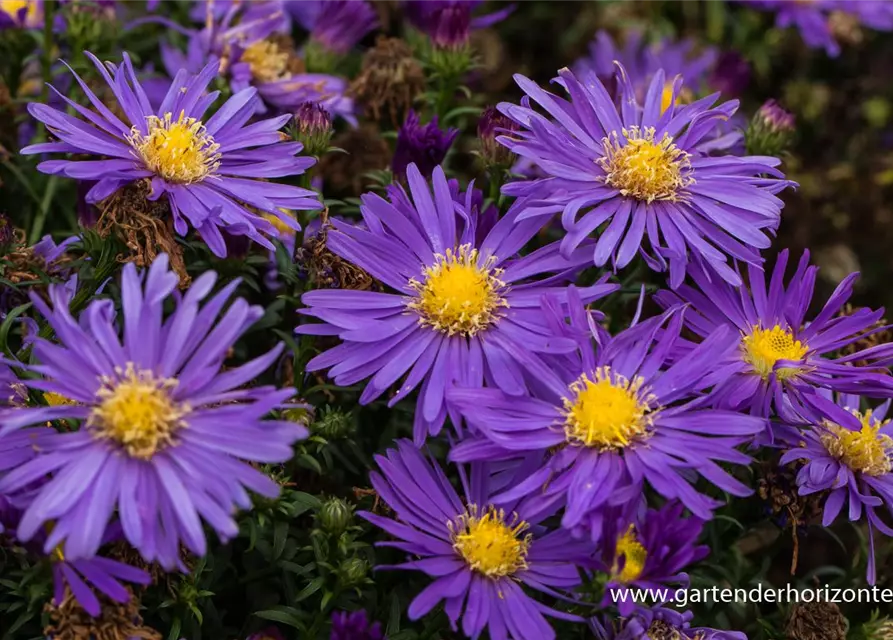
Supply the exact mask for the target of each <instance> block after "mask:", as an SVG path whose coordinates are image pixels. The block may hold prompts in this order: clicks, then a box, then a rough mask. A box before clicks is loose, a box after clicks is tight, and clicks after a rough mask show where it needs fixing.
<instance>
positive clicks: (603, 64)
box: [574, 30, 719, 108]
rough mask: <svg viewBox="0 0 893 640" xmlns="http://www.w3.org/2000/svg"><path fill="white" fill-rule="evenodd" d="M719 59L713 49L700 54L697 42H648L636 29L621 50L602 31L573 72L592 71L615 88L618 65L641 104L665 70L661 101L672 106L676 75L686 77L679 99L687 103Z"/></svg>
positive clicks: (630, 33) (666, 40)
mask: <svg viewBox="0 0 893 640" xmlns="http://www.w3.org/2000/svg"><path fill="white" fill-rule="evenodd" d="M718 60H719V52H718V51H717V50H716V49H715V48H714V47H706V48H704V49H703V50H702V51H698V50H697V47H696V43H695V41H694V40H690V39H685V40H680V41H678V42H677V41H673V40H670V39H668V38H664V39H662V40H659V41H657V42H654V43H649V42H647V41H646V40H645V37H644V34H643V33H642V32H641V31H636V30H633V31H630V32H629V33H628V34H627V35H626V38H625V41H624V44H623V46H622V47H621V46H619V45H618V44H617V43H615V42H614V39H613V38H611V36H610V34H608V32H606V31H603V30H600V31H599V32H598V33H597V34H596V35H595V39H594V40H593V41H592V43H591V44H590V45H589V55H588V56H587V57H585V58H582V59H580V60H578V61H577V63H576V64H575V65H574V72H575V73H576V74H577V76H579V77H582V76H584V75H585V74H586V73H587V72H590V71H592V72H594V73H595V74H596V75H597V76H598V77H599V78H600V79H601V80H602V82H603V83H605V85H607V86H614V87H615V88H616V85H614V74H615V73H616V72H617V65H616V63H617V62H619V63H620V64H621V65H623V68H624V69H626V72H627V73H628V74H629V78H630V81H631V82H632V85H633V87H634V89H635V91H636V97H637V99H638V100H639V102H642V101H644V99H645V93H646V91H647V90H648V86H649V84H650V82H651V80H652V78H654V75H655V74H656V73H657V72H658V71H659V70H661V69H663V72H664V77H665V79H666V80H667V82H666V84H665V85H664V92H663V95H662V102H665V103H666V105H669V102H670V98H671V97H672V96H673V78H675V77H676V76H677V75H681V76H682V77H683V78H685V90H684V92H683V94H681V95H679V96H677V99H683V100H685V101H687V102H688V101H690V100H691V98H692V97H693V96H692V92H694V93H697V92H698V91H701V90H702V89H704V88H705V86H706V85H707V84H708V81H709V79H710V72H711V71H712V70H713V69H714V67H715V66H716V64H717V61H718ZM664 108H666V106H664Z"/></svg>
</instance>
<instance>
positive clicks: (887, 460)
mask: <svg viewBox="0 0 893 640" xmlns="http://www.w3.org/2000/svg"><path fill="white" fill-rule="evenodd" d="M851 413H852V414H853V415H854V416H856V417H857V418H858V419H859V421H860V422H861V423H862V428H861V429H859V430H858V431H854V430H852V429H847V428H845V427H841V426H840V425H836V424H834V423H832V422H830V421H825V423H824V427H825V430H826V433H825V434H824V435H823V436H822V437H821V440H822V444H823V445H825V448H826V449H827V450H828V453H829V454H831V455H832V456H833V457H835V458H837V459H838V460H840V461H841V462H842V463H843V464H845V465H846V466H848V467H849V468H850V469H852V470H853V471H860V472H862V473H864V474H865V475H868V476H874V477H877V476H883V475H886V474H888V473H890V471H891V470H893V460H891V459H893V438H890V436H888V435H884V434H883V433H880V430H881V427H883V426H884V425H885V424H887V422H889V420H885V421H883V422H881V421H878V420H874V419H873V418H872V415H871V414H872V412H871V411H870V410H869V411H866V412H865V413H864V414H862V413H860V412H858V411H855V410H851Z"/></svg>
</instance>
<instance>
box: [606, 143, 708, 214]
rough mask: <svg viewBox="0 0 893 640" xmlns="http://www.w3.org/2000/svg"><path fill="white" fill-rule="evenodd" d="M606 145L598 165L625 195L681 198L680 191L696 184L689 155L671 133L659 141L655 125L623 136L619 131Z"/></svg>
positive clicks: (611, 183)
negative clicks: (656, 137)
mask: <svg viewBox="0 0 893 640" xmlns="http://www.w3.org/2000/svg"><path fill="white" fill-rule="evenodd" d="M602 144H603V146H604V151H605V156H604V157H603V158H601V159H599V160H598V164H599V166H601V167H602V169H604V170H605V173H606V174H607V175H606V176H605V184H607V185H609V186H612V187H615V188H616V189H618V190H619V191H620V193H621V195H624V196H628V197H631V198H636V199H637V200H644V201H646V202H649V203H651V202H654V201H655V200H677V199H678V192H679V190H680V189H683V188H685V187H687V186H689V185H691V184H692V183H694V179H693V178H692V177H691V175H690V174H691V165H690V164H689V161H688V154H687V153H685V152H684V151H682V150H681V149H679V148H678V147H677V146H676V145H675V144H673V138H671V137H670V136H669V135H667V134H664V137H663V138H662V139H660V140H655V139H654V128H653V127H646V128H645V129H641V128H639V127H630V128H629V129H624V130H623V137H622V138H621V137H620V136H618V135H617V132H616V131H615V132H614V133H612V134H611V135H610V136H608V137H607V138H604V139H603V140H602Z"/></svg>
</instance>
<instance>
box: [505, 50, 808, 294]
mask: <svg viewBox="0 0 893 640" xmlns="http://www.w3.org/2000/svg"><path fill="white" fill-rule="evenodd" d="M515 79H516V81H517V82H518V84H519V86H520V87H521V88H522V89H523V90H524V92H525V93H526V94H527V98H525V99H524V101H522V105H514V104H509V103H502V104H500V105H499V109H500V111H502V112H503V113H504V114H505V115H506V116H508V117H509V118H510V119H512V120H513V121H515V122H516V123H517V124H518V126H519V129H520V130H519V131H518V132H516V133H513V134H511V135H507V136H502V137H500V138H499V141H500V142H501V143H502V144H504V145H506V146H507V147H508V148H509V149H510V150H511V151H513V152H514V153H516V154H518V155H519V156H521V157H524V158H528V159H530V160H532V161H534V162H535V163H536V164H537V165H538V166H539V168H540V169H541V170H542V171H543V172H544V173H546V174H547V176H548V177H545V178H540V179H535V180H528V181H522V182H510V183H508V184H506V185H505V186H504V187H503V189H502V190H503V193H505V194H507V195H511V196H521V197H530V198H535V199H536V201H537V206H536V207H535V208H532V209H531V211H529V212H528V213H527V214H525V217H531V216H537V217H550V216H552V215H554V214H555V213H558V212H561V221H562V225H563V226H564V229H565V230H566V232H567V233H566V235H565V237H564V239H563V240H562V251H563V252H565V254H567V253H569V252H571V251H573V250H575V249H576V248H577V247H579V245H580V243H581V242H582V241H583V240H584V239H585V238H587V237H588V236H589V235H590V234H593V233H594V232H596V230H598V229H600V228H601V231H600V235H599V237H598V242H597V243H596V245H595V250H594V252H593V256H592V258H593V262H594V263H595V265H596V266H603V265H605V264H606V263H608V262H611V263H613V265H614V267H615V268H616V269H621V268H623V267H625V266H626V265H628V264H629V263H630V262H631V261H632V259H633V258H634V257H635V256H636V255H637V254H640V255H641V256H642V257H643V259H644V260H645V261H646V263H647V264H648V266H649V267H650V268H652V269H654V270H656V271H664V270H665V269H667V268H668V267H669V272H670V286H671V287H673V288H675V287H678V286H679V285H680V284H681V283H682V280H683V278H684V277H685V273H686V271H687V270H688V269H689V267H690V266H691V265H702V266H704V267H705V268H707V269H709V270H710V271H712V272H715V273H717V274H718V275H719V276H721V277H722V278H723V279H724V280H727V281H728V282H730V283H731V284H733V285H735V286H737V285H739V284H740V283H741V279H740V277H739V275H738V273H737V272H736V271H735V270H734V269H733V268H732V267H731V266H730V265H729V264H728V258H732V259H735V260H741V261H743V262H747V263H752V264H759V263H760V262H761V258H760V254H759V251H760V250H761V249H765V248H767V247H768V246H769V245H770V236H771V235H772V234H774V232H775V229H776V228H777V226H778V223H779V219H780V212H781V207H782V202H781V200H780V199H779V198H777V197H776V196H775V195H774V194H775V193H777V192H778V191H781V190H782V189H784V188H785V187H786V186H789V185H791V184H792V183H790V182H788V181H785V180H783V179H781V178H782V174H781V172H780V171H778V170H777V169H776V168H775V167H776V166H777V165H778V164H779V162H780V161H778V160H776V159H774V158H767V157H755V156H748V157H736V156H723V157H710V156H707V155H704V154H703V153H702V152H701V151H700V150H699V149H698V146H699V144H700V143H701V142H702V140H703V139H705V137H706V136H708V134H711V132H713V131H714V130H715V127H716V124H717V123H718V122H721V121H723V120H726V119H728V118H729V117H731V116H732V115H733V114H734V113H735V111H736V109H737V107H738V103H737V101H731V102H725V103H723V104H720V105H719V106H713V105H714V103H715V102H716V99H717V96H716V95H713V96H708V97H706V98H703V99H701V100H697V101H695V102H693V103H691V104H689V105H684V106H683V105H679V104H678V103H677V98H678V97H679V96H680V94H681V91H682V79H681V78H676V80H675V81H674V82H673V90H672V94H671V96H670V100H669V101H666V105H670V106H672V108H669V107H668V106H665V100H664V98H663V95H664V88H665V85H666V82H665V75H664V73H663V71H658V72H657V73H656V74H655V75H654V77H653V78H652V80H651V82H650V83H649V85H648V91H647V92H646V95H645V100H644V103H643V104H642V105H641V106H640V105H639V104H638V102H637V101H636V99H635V94H636V92H635V88H634V87H633V85H632V83H631V81H630V77H629V75H628V74H627V73H626V71H625V69H624V68H623V67H622V66H619V67H618V81H619V83H620V87H619V94H620V98H619V105H620V106H619V107H618V106H617V104H616V103H615V102H614V100H613V99H612V97H611V96H610V95H609V93H608V91H607V89H606V88H605V86H604V84H603V83H602V81H601V80H599V79H598V77H597V76H596V75H595V73H594V72H592V71H587V72H585V73H584V74H583V76H582V77H579V78H578V77H577V76H576V75H574V74H573V73H572V72H571V71H569V70H567V69H563V70H561V71H559V79H557V80H556V82H557V83H558V84H559V85H561V86H562V87H564V88H565V90H566V91H567V92H568V93H569V95H570V97H571V99H570V101H568V100H565V99H563V98H561V97H559V96H557V95H554V94H552V93H549V92H547V91H544V90H543V89H541V88H540V87H539V86H537V85H536V84H535V83H533V82H532V81H530V80H529V79H527V78H525V77H523V76H520V75H517V76H515ZM533 103H536V104H538V105H539V106H540V107H542V109H543V110H544V111H545V112H546V113H547V114H548V115H549V116H550V117H549V118H547V117H545V116H544V115H541V114H540V113H539V112H537V111H536V110H534V109H533V108H532V104H533ZM581 212H582V215H579V214H581Z"/></svg>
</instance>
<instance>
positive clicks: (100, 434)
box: [87, 363, 189, 460]
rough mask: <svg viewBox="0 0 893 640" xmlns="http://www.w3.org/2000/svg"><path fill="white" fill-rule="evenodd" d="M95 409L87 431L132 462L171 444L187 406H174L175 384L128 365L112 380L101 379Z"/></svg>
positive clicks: (150, 455) (175, 404) (182, 424)
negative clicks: (108, 441) (122, 451)
mask: <svg viewBox="0 0 893 640" xmlns="http://www.w3.org/2000/svg"><path fill="white" fill-rule="evenodd" d="M102 383H103V386H102V387H101V388H100V389H99V391H98V392H97V394H96V396H97V405H96V407H95V408H94V409H93V411H92V413H91V414H90V417H89V418H88V419H87V428H88V429H89V430H90V431H91V432H92V434H93V435H94V436H95V437H96V438H99V439H107V440H111V441H113V442H114V443H115V444H117V445H118V446H120V447H121V448H122V449H124V450H125V451H126V452H127V454H128V455H130V456H131V457H133V458H140V459H143V460H148V459H149V458H151V457H152V456H153V455H155V453H156V452H157V451H158V450H159V449H163V448H165V447H168V446H171V445H173V444H174V435H175V434H176V432H177V431H179V430H180V429H182V428H183V427H184V426H185V423H184V422H183V420H182V418H183V416H184V415H185V414H186V413H188V412H189V407H188V405H185V404H180V403H177V402H176V401H175V400H174V399H173V398H172V397H171V392H172V391H173V389H174V388H175V387H176V386H177V381H176V380H174V379H169V378H156V377H155V375H154V374H153V373H152V372H151V371H137V370H136V368H135V367H134V365H133V364H132V363H128V365H127V369H126V370H124V371H119V372H118V377H117V378H116V379H112V378H104V379H103V380H102Z"/></svg>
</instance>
